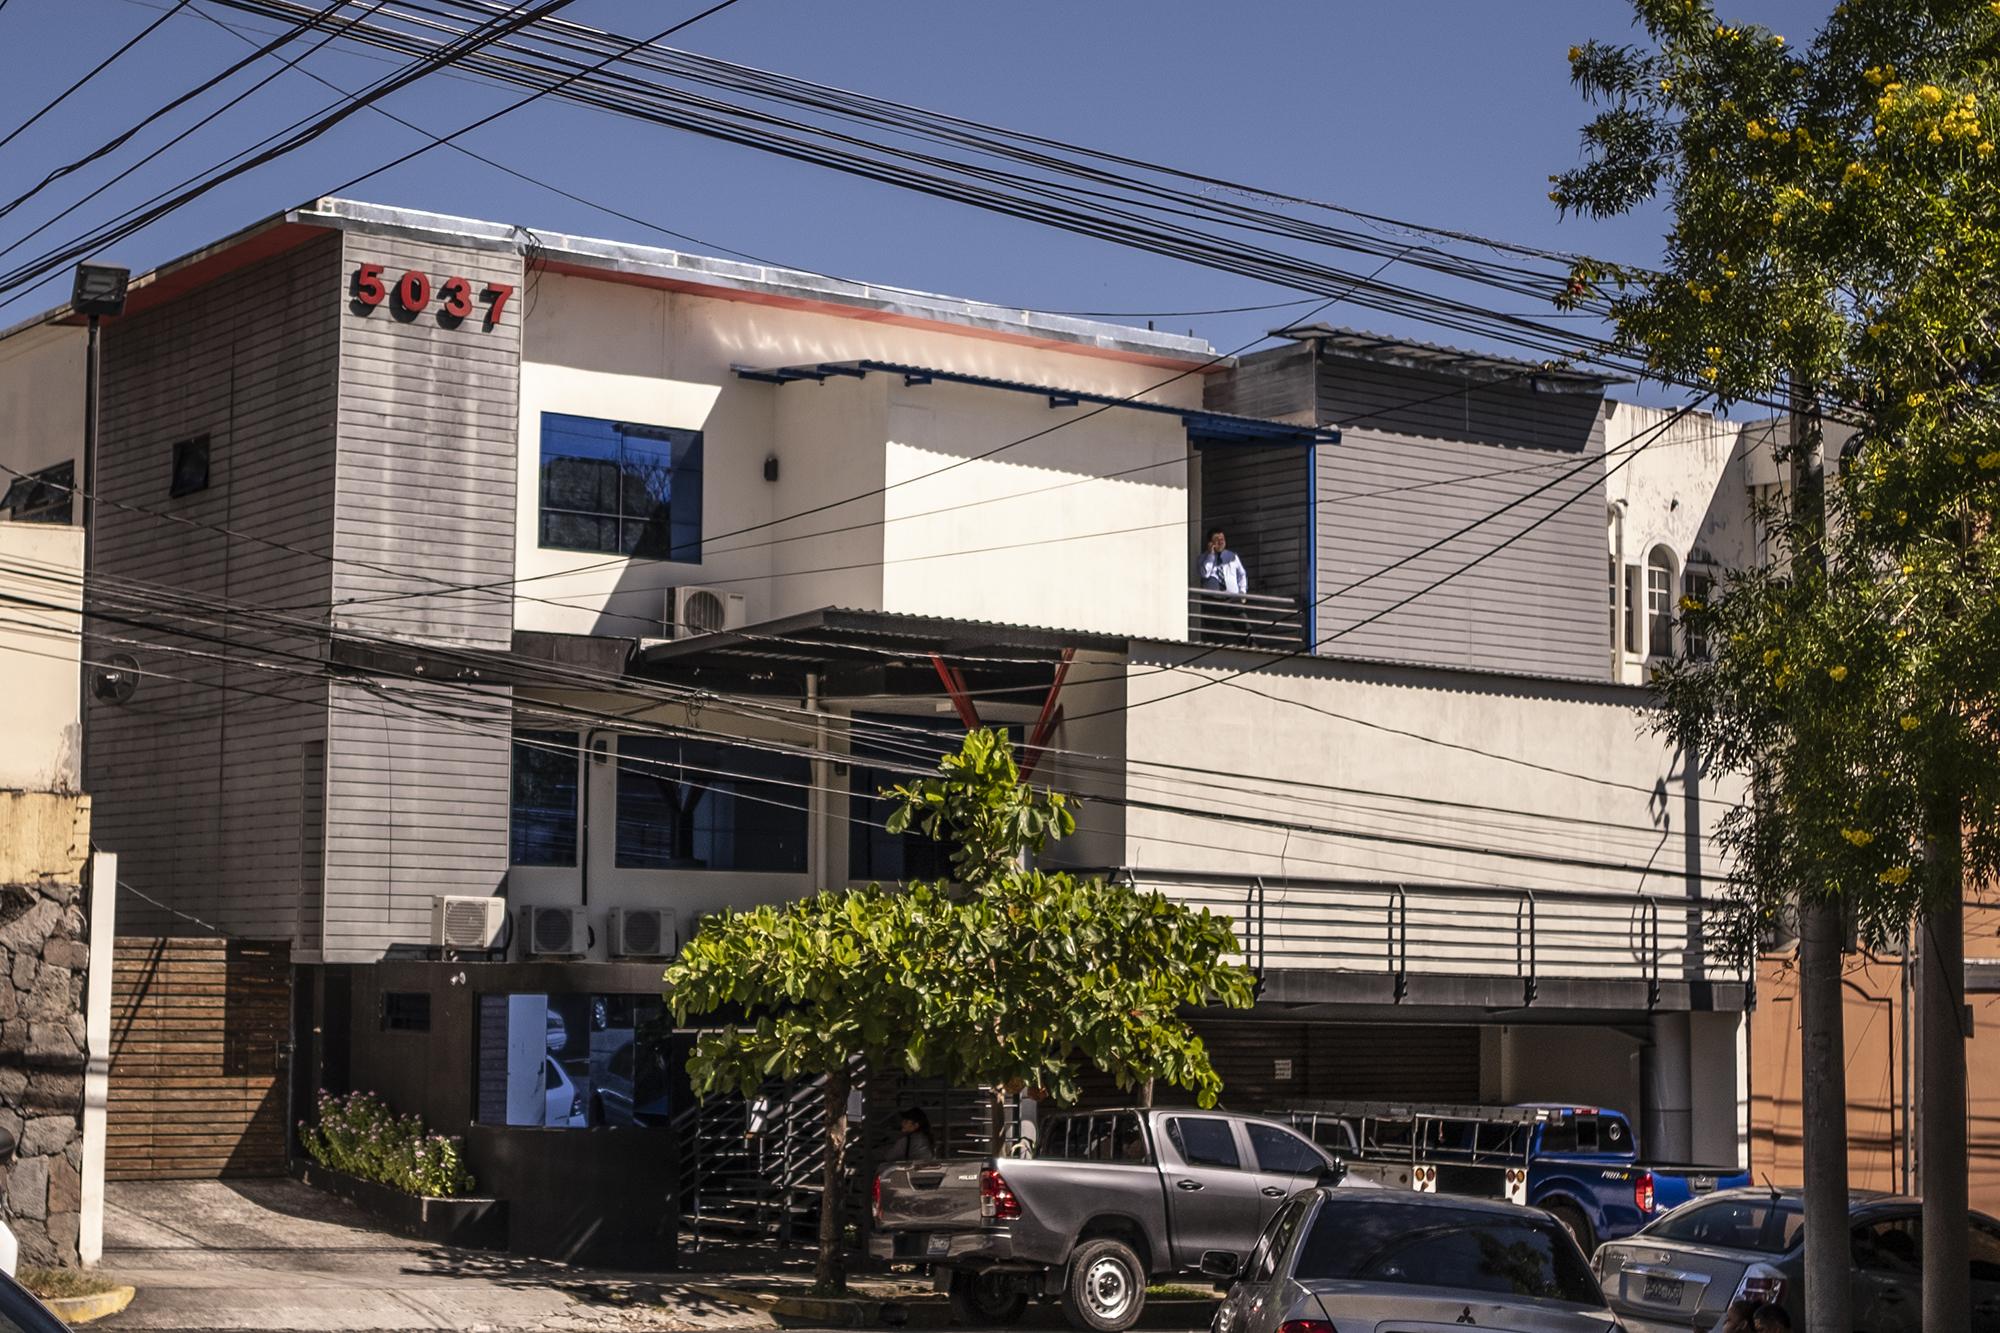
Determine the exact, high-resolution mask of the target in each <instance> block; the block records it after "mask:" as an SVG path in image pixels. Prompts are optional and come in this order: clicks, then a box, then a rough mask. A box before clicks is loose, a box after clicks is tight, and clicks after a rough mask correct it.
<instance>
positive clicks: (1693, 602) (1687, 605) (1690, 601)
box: [1681, 596, 1702, 611]
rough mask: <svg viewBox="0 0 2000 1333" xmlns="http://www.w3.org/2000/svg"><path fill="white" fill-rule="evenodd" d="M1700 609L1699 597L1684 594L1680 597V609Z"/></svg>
mask: <svg viewBox="0 0 2000 1333" xmlns="http://www.w3.org/2000/svg"><path fill="white" fill-rule="evenodd" d="M1701 609H1702V605H1701V599H1700V598H1699V597H1686V596H1684V597H1682V598H1681V610H1683V611H1699V610H1701Z"/></svg>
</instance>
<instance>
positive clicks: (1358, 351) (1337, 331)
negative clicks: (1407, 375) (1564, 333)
mask: <svg viewBox="0 0 2000 1333" xmlns="http://www.w3.org/2000/svg"><path fill="white" fill-rule="evenodd" d="M1271 336H1272V337H1274V338H1292V339H1295V340H1297V341H1299V342H1312V343H1317V344H1319V346H1320V348H1321V349H1322V350H1324V351H1327V352H1331V353H1333V354H1334V355H1336V356H1344V357H1349V358H1352V359H1353V360H1357V361H1375V362H1380V363H1382V364H1385V365H1391V366H1401V367H1402V368H1404V369H1406V370H1428V371H1431V372H1433V373H1437V374H1445V375H1458V376H1461V377H1464V378H1467V379H1476V380H1510V379H1518V380H1521V381H1522V382H1523V383H1524V385H1525V386H1526V387H1528V388H1531V389H1542V390H1548V391H1555V392H1568V393H1601V392H1602V391H1603V390H1604V387H1605V386H1606V385H1610V384H1624V383H1626V382H1627V381H1626V380H1624V379H1621V378H1619V377H1618V376H1615V375H1601V374H1598V373H1597V372H1595V371H1588V370H1571V369H1569V368H1567V367H1563V366H1554V365H1550V364H1548V363H1546V362H1541V361H1528V360H1523V359H1521V358H1518V357H1510V356H1494V355H1492V354H1491V353H1487V352H1469V351H1466V350H1464V349H1463V348H1458V347H1446V346H1444V345H1443V344H1441V343H1426V342H1416V341H1413V340H1411V339H1408V338H1391V337H1387V336H1385V335H1383V334H1379V333H1363V332H1361V331H1360V330H1359V329H1341V328H1335V327H1334V326H1333V325H1331V324H1294V325H1292V326H1290V327H1289V328H1282V329H1274V330H1272V332H1271Z"/></svg>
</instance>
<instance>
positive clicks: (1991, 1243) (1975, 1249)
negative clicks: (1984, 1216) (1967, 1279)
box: [1971, 1222, 2000, 1282]
mask: <svg viewBox="0 0 2000 1333" xmlns="http://www.w3.org/2000/svg"><path fill="white" fill-rule="evenodd" d="M1971 1250H1972V1280H1973V1281H1974V1282H2000V1231H1995V1230H1994V1229H1993V1228H1992V1227H1990V1226H1987V1225H1985V1224H1984V1223H1981V1222H1974V1223H1973V1224H1972V1244H1971Z"/></svg>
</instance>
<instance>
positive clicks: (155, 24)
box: [0, 0, 188, 148]
mask: <svg viewBox="0 0 2000 1333" xmlns="http://www.w3.org/2000/svg"><path fill="white" fill-rule="evenodd" d="M187 4H188V0H175V4H174V7H173V8H172V9H169V10H168V11H167V12H166V13H164V14H162V15H160V17H158V18H156V19H154V20H153V21H152V22H151V23H148V24H147V25H146V26H145V27H144V28H141V29H140V30H139V35H138V36H137V37H134V38H132V39H131V40H130V41H128V42H126V43H125V44H124V45H123V46H121V47H119V48H118V49H117V50H116V51H113V52H112V53H111V54H110V55H108V56H106V57H104V59H102V60H100V61H98V62H97V64H96V65H95V66H93V67H92V68H91V71H90V72H89V73H88V74H86V75H84V76H83V77H82V78H80V79H78V80H77V81H76V82H75V83H72V84H71V85H70V86H69V87H67V88H65V89H63V90H62V91H61V92H59V93H57V94H56V96H55V100H54V101H52V102H49V103H47V104H46V105H45V106H43V107H42V109H41V110H40V111H37V112H36V113H35V114H34V115H32V116H29V117H28V118H27V119H26V120H24V121H22V122H21V123H20V124H19V125H16V126H15V127H14V128H13V129H11V130H9V131H8V132H7V134H6V137H5V138H0V148H5V147H6V146H7V145H8V144H10V143H12V142H14V140H15V139H16V138H18V137H20V135H21V134H22V132H23V131H25V130H27V129H28V127H29V126H31V125H33V124H34V123H35V122H36V121H38V120H40V119H41V118H42V117H43V116H46V115H48V114H49V112H51V111H53V110H55V109H56V108H57V107H59V106H61V105H62V104H63V103H64V102H66V101H68V100H69V98H70V95H71V94H72V93H75V92H77V91H79V90H80V89H82V87H83V86H84V85H85V84H86V83H89V82H90V81H91V80H92V79H94V78H96V77H97V76H98V75H100V74H102V73H103V72H104V71H105V70H107V69H109V68H111V65H112V62H114V61H115V60H117V59H118V57H120V56H122V55H124V54H125V53H126V52H127V51H130V50H131V49H132V48H133V47H135V46H137V45H138V44H139V43H141V42H143V41H145V40H146V39H147V38H148V37H150V36H152V35H153V34H154V33H155V32H157V31H158V30H159V29H160V28H161V27H163V26H165V24H166V22H167V20H168V19H171V18H172V17H173V16H174V15H176V14H178V13H180V12H181V11H182V10H183V9H185V8H187Z"/></svg>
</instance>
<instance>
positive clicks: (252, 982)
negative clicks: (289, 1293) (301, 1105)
mask: <svg viewBox="0 0 2000 1333" xmlns="http://www.w3.org/2000/svg"><path fill="white" fill-rule="evenodd" d="M290 997H291V949H290V946H289V945H286V944H281V943H263V942H251V941H244V940H223V939H155V938H121V939H120V940H119V941H118V946H117V951H116V953H115V956H114V966H113V969H112V983H111V1099H110V1109H109V1113H108V1115H107V1117H106V1121H107V1126H106V1127H107V1130H108V1134H107V1142H106V1154H105V1172H104V1173H105V1176H106V1177H107V1178H108V1179H111V1180H197V1179H214V1178H216V1177H221V1176H268V1175H278V1174H281V1173H282V1172H283V1171H284V1169H285V1137H286V1129H285V1126H286V1105H285V1098H286V1079H285V1076H284V1075H285V1070H286V1066H287V1063H288V1061H287V1058H286V1050H287V1043H288V1042H289V1041H290V1033H291V1002H290Z"/></svg>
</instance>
